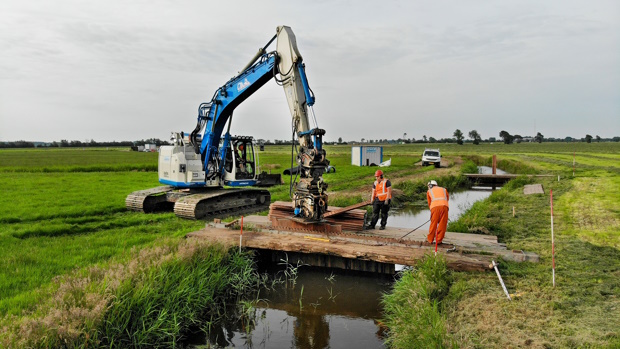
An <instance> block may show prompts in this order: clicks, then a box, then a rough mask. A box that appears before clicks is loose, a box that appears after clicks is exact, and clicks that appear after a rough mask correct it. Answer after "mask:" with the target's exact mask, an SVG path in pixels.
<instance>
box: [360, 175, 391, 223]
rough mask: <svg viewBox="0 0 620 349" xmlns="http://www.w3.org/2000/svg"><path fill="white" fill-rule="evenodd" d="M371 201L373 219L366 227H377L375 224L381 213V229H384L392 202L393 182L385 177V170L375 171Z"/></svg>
mask: <svg viewBox="0 0 620 349" xmlns="http://www.w3.org/2000/svg"><path fill="white" fill-rule="evenodd" d="M370 201H371V202H372V220H371V221H370V224H368V225H367V226H366V229H375V225H377V221H378V220H379V214H381V226H380V227H379V229H380V230H383V229H385V226H386V225H387V217H388V211H389V210H390V204H391V203H392V184H391V183H390V181H389V180H388V179H385V178H383V171H381V170H377V172H375V183H373V185H372V196H371V197H370Z"/></svg>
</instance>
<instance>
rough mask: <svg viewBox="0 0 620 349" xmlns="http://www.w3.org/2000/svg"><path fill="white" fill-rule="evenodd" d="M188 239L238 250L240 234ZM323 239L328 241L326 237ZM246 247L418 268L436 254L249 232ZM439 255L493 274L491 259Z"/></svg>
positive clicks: (208, 233) (203, 233) (209, 233)
mask: <svg viewBox="0 0 620 349" xmlns="http://www.w3.org/2000/svg"><path fill="white" fill-rule="evenodd" d="M187 237H191V238H198V239H208V240H210V241H217V242H221V243H224V244H227V245H230V246H238V244H239V232H238V231H235V230H229V229H223V228H215V227H207V228H205V229H202V230H200V231H197V232H193V233H189V234H188V235H187ZM323 239H329V238H328V237H326V235H323ZM242 244H243V246H244V247H246V248H257V249H265V250H273V251H284V252H300V253H308V254H310V253H319V254H326V255H335V256H340V257H343V258H349V259H353V260H366V261H375V262H380V263H391V264H402V265H410V266H413V265H415V264H416V263H417V262H418V261H419V260H420V259H422V258H423V257H424V256H425V255H427V254H432V253H433V248H434V247H433V246H425V247H406V246H393V245H385V246H377V245H372V246H370V245H364V244H360V243H355V242H351V241H338V240H332V239H329V242H325V241H321V240H310V239H307V238H305V237H304V236H296V235H290V234H273V233H263V232H254V231H253V232H247V233H244V234H243V243H242ZM439 253H442V254H445V257H446V260H447V263H448V267H449V268H451V269H454V270H463V271H485V270H490V269H489V264H490V263H491V259H492V258H493V257H492V256H489V255H475V254H459V253H446V249H445V248H440V249H439Z"/></svg>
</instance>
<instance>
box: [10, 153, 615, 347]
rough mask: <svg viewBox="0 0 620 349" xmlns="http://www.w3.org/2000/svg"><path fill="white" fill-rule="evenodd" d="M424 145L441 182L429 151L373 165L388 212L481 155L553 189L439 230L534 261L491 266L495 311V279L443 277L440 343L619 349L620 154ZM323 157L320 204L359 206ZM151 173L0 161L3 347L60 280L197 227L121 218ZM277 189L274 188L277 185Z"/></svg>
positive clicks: (43, 157) (138, 168)
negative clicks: (510, 297)
mask: <svg viewBox="0 0 620 349" xmlns="http://www.w3.org/2000/svg"><path fill="white" fill-rule="evenodd" d="M437 146H439V147H440V149H441V151H442V155H443V156H444V160H445V161H444V162H445V164H447V167H444V168H441V169H434V168H432V167H424V168H423V167H421V166H419V165H415V164H416V163H417V162H418V161H419V160H420V155H421V153H422V151H423V149H424V148H425V147H428V145H426V146H425V145H424V144H411V145H385V146H384V160H387V159H389V158H391V159H392V166H391V167H389V168H387V169H386V171H385V172H386V177H387V178H389V179H390V180H392V182H393V183H394V188H395V192H396V194H397V195H398V197H397V199H396V202H397V203H398V202H399V201H400V202H411V201H420V202H423V201H424V200H425V199H424V193H425V187H424V183H426V181H427V180H428V179H430V178H440V179H441V180H443V182H440V185H446V186H447V187H448V188H449V189H450V188H454V187H457V186H461V185H463V184H464V182H463V181H462V179H460V178H461V177H459V175H460V173H461V172H463V171H464V170H465V169H468V171H469V170H471V165H472V162H475V163H476V164H478V165H481V164H490V156H491V155H492V154H497V155H498V159H499V161H500V163H499V167H500V168H503V169H505V170H507V171H508V172H511V173H517V174H524V173H547V174H553V175H559V176H560V181H559V182H558V181H557V178H553V179H551V178H549V179H544V180H540V181H539V182H541V183H543V185H544V188H545V193H546V194H545V195H544V196H543V195H533V196H528V197H525V196H523V195H522V185H523V184H526V183H529V180H527V179H524V178H523V179H518V180H515V181H514V183H512V184H510V185H508V186H507V187H506V188H504V189H502V190H500V191H497V192H495V193H494V194H493V195H492V196H491V197H490V198H489V199H487V200H485V201H484V202H479V203H477V204H475V205H474V206H473V207H472V208H471V209H470V211H469V212H468V213H467V214H465V215H464V216H463V217H462V218H461V219H459V221H456V222H451V224H450V226H449V231H460V232H487V233H490V234H493V235H497V236H498V237H499V239H500V241H502V242H505V243H507V244H508V246H509V248H513V249H524V250H528V251H533V252H535V253H538V254H539V255H540V256H541V263H539V264H517V263H508V262H501V271H502V275H503V277H504V280H505V282H506V284H507V285H506V286H507V287H508V289H509V290H510V291H511V292H515V293H519V294H520V296H519V297H517V298H516V299H515V301H513V302H507V301H506V299H505V296H503V292H502V290H501V287H500V286H499V284H498V281H497V278H496V276H495V274H492V273H487V274H483V275H480V274H472V273H453V274H451V275H450V278H451V279H450V282H449V285H450V286H449V290H448V292H446V294H445V295H443V296H442V297H443V298H442V299H441V300H439V308H438V309H439V317H440V318H441V319H442V321H444V322H445V324H446V326H445V330H444V332H443V334H442V338H447V339H449V340H447V341H446V342H445V343H456V344H457V346H460V347H485V348H486V347H497V348H504V347H535V348H537V347H541V348H542V347H583V346H592V347H613V346H618V345H620V331H619V330H618V329H619V328H620V298H619V297H620V291H619V290H620V251H619V249H620V208H619V207H620V206H619V205H618V202H620V144H619V143H592V144H586V143H543V144H537V143H528V144H512V145H504V144H482V145H479V146H475V145H471V144H466V145H463V146H458V145H455V144H445V145H444V144H442V145H437ZM433 147H435V145H433ZM326 150H327V154H328V158H329V159H330V161H331V164H332V165H333V166H335V167H336V173H330V174H326V175H325V176H324V179H325V181H326V182H327V183H329V192H330V204H332V205H336V206H344V205H347V204H351V203H355V202H359V201H361V200H364V199H366V198H367V197H368V196H369V194H370V188H371V185H372V181H373V173H374V171H375V170H376V168H372V167H361V168H360V167H356V166H352V165H350V163H351V155H350V146H349V145H337V146H326ZM290 151H291V149H290V147H288V146H267V147H266V151H265V152H261V153H260V154H259V155H260V161H261V165H262V169H263V170H271V171H272V172H282V171H283V170H284V169H286V168H288V167H290V165H291V164H290ZM573 156H574V157H575V159H576V166H575V177H574V178H573V177H572V172H573ZM156 170H157V153H138V152H130V151H126V150H124V149H112V148H111V149H89V148H85V149H81V148H80V149H41V150H39V149H29V150H1V151H0V183H2V184H1V185H0V186H1V187H2V193H3V195H2V196H1V197H0V208H1V210H0V317H2V318H3V320H2V321H1V322H0V327H3V328H5V330H7V331H8V332H7V331H3V332H4V333H5V334H4V336H9V335H7V333H10V331H12V330H14V329H15V328H16V327H14V325H15V324H17V323H19V322H20V321H23V319H27V318H33V317H37V316H43V314H44V313H45V309H42V308H41V305H42V304H43V305H44V304H49V303H47V302H48V301H49V300H50V299H51V298H53V296H54V295H55V294H56V293H55V292H57V290H58V288H59V287H60V286H59V283H58V280H59V279H60V278H63V277H67V276H68V275H73V274H76V273H77V274H80V273H88V270H91V269H92V268H100V269H102V270H107V269H109V268H111V267H112V266H115V265H127V264H130V263H131V261H132V260H134V259H135V258H136V256H138V255H139V254H140V251H151V250H152V249H154V248H155V249H156V248H161V247H162V246H171V245H172V246H177V245H179V244H181V243H182V241H183V240H184V239H183V237H184V235H185V234H186V233H188V232H190V231H194V230H197V229H200V228H201V227H203V226H204V222H201V221H188V220H183V219H179V218H177V217H176V216H175V215H174V214H172V213H165V214H152V215H144V214H139V213H134V212H127V211H126V209H125V203H124V200H125V197H126V195H127V194H129V193H130V192H132V191H135V190H140V189H146V188H150V187H155V186H158V185H159V184H158V182H157V172H156ZM289 180H290V177H289V176H283V181H284V182H285V183H289ZM549 189H552V190H553V194H554V209H555V214H556V217H555V233H556V257H557V270H556V275H557V279H556V281H557V286H556V287H555V288H553V287H551V284H550V280H551V269H550V263H551V262H550V261H551V253H550V243H549V240H550V230H549V205H548V203H549V195H548V190H549ZM270 191H271V192H272V200H274V201H275V200H288V198H289V188H288V185H286V184H285V185H282V186H278V187H275V188H270ZM513 206H514V207H515V208H516V212H517V215H516V216H515V217H512V208H513ZM222 260H226V257H222ZM404 279H405V280H408V279H406V278H404ZM12 326H13V327H12ZM93 326H94V325H93ZM91 329H92V328H91ZM406 330H407V328H406V327H405V328H403V329H402V330H401V331H403V332H405V331H406ZM398 335H399V333H393V334H392V336H394V337H397V336H398ZM6 338H8V337H5V339H6ZM13 338H14V337H13ZM78 338H79V337H78ZM440 342H441V343H444V342H442V341H440ZM0 343H3V342H2V341H0ZM4 343H6V342H4ZM9 343H10V342H9ZM403 343H407V342H403ZM404 345H406V344H404Z"/></svg>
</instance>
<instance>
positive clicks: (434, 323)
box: [383, 254, 458, 348]
mask: <svg viewBox="0 0 620 349" xmlns="http://www.w3.org/2000/svg"><path fill="white" fill-rule="evenodd" d="M451 284H452V275H451V273H450V271H449V270H448V268H447V264H446V260H445V258H444V257H442V256H441V255H437V257H435V256H433V255H430V254H429V255H426V257H425V258H424V259H423V260H422V261H420V263H419V264H418V265H417V266H416V267H415V268H414V269H412V270H407V271H405V272H403V273H402V276H401V278H400V280H399V281H398V282H397V283H396V285H395V286H394V290H393V291H392V293H390V294H388V295H386V296H385V297H384V298H383V306H384V312H385V325H386V326H387V327H388V328H389V329H390V330H389V333H388V339H387V344H388V345H389V346H391V347H394V348H447V347H455V348H456V347H458V346H457V343H456V341H455V340H454V339H453V338H452V336H451V335H448V334H447V328H448V326H447V324H446V319H445V317H444V315H443V314H442V310H441V308H442V306H443V303H442V301H443V299H444V298H445V297H446V295H447V294H448V290H450V285H451Z"/></svg>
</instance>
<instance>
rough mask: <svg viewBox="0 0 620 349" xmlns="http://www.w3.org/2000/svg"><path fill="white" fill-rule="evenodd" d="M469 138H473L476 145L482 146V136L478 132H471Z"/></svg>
mask: <svg viewBox="0 0 620 349" xmlns="http://www.w3.org/2000/svg"><path fill="white" fill-rule="evenodd" d="M469 138H471V139H472V140H473V141H474V144H475V145H478V144H480V140H481V139H482V138H481V137H480V134H479V133H478V131H476V130H471V131H469Z"/></svg>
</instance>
